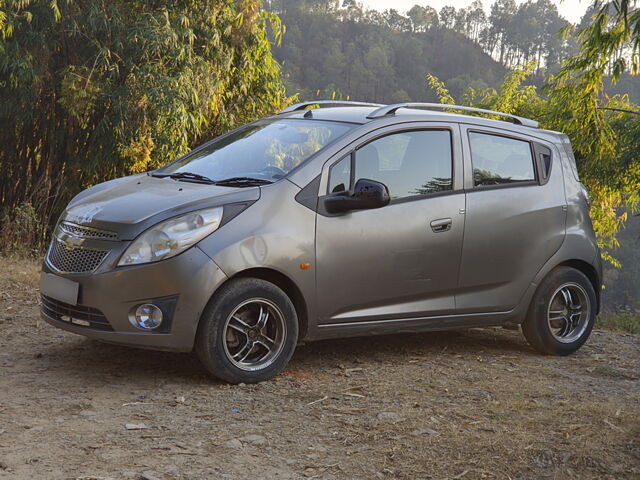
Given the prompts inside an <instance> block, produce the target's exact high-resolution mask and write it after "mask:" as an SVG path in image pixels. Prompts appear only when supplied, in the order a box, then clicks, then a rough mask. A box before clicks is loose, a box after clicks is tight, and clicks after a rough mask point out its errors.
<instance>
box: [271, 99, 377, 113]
mask: <svg viewBox="0 0 640 480" xmlns="http://www.w3.org/2000/svg"><path fill="white" fill-rule="evenodd" d="M312 105H320V106H321V107H322V106H323V105H325V106H335V107H382V106H383V105H382V104H380V103H367V102H348V101H343V100H316V101H315V102H301V103H296V104H294V105H291V106H289V107H287V108H285V109H284V110H281V111H280V112H278V115H280V114H283V113H289V112H296V111H298V110H306V109H307V108H308V107H310V106H312Z"/></svg>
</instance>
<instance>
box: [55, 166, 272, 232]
mask: <svg viewBox="0 0 640 480" xmlns="http://www.w3.org/2000/svg"><path fill="white" fill-rule="evenodd" d="M259 198H260V188H259V187H243V188H235V187H223V186H217V185H208V184H202V183H194V182H188V181H178V180H174V179H171V178H168V177H167V178H159V177H152V176H149V175H147V174H141V175H134V176H131V177H124V178H118V179H116V180H111V181H108V182H104V183H100V184H98V185H95V186H93V187H91V188H88V189H87V190H85V191H83V192H81V193H79V194H78V195H77V196H76V197H75V198H74V199H73V200H71V202H69V205H67V208H66V209H65V211H64V213H63V215H62V217H61V219H62V220H65V221H68V222H72V223H76V224H79V225H86V226H90V227H93V228H99V229H104V230H110V231H114V232H116V233H118V236H119V238H120V239H122V240H132V239H134V238H135V237H136V236H137V235H138V234H140V233H141V232H142V231H144V230H146V229H147V228H149V227H150V226H152V225H155V224H156V223H158V222H161V221H162V220H165V219H167V218H171V217H174V216H176V215H180V214H182V213H187V212H190V211H193V210H198V209H200V208H207V207H216V206H221V205H228V204H236V203H252V202H255V201H256V200H258V199H259Z"/></svg>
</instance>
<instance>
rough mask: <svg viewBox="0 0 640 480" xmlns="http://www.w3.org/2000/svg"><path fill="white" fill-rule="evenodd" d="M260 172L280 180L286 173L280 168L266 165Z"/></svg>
mask: <svg viewBox="0 0 640 480" xmlns="http://www.w3.org/2000/svg"><path fill="white" fill-rule="evenodd" d="M260 172H265V173H270V174H271V178H282V177H284V176H285V175H286V174H287V172H285V171H284V170H282V169H281V168H280V167H276V166H275V165H268V166H266V167H264V168H263V169H262V170H260Z"/></svg>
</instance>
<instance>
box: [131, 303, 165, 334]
mask: <svg viewBox="0 0 640 480" xmlns="http://www.w3.org/2000/svg"><path fill="white" fill-rule="evenodd" d="M132 320H133V321H132V322H131V323H133V324H134V326H136V327H138V328H141V329H143V330H154V329H156V328H158V327H159V326H160V324H161V323H162V310H160V309H159V308H158V307H156V306H155V305H153V304H151V303H145V304H143V305H140V306H139V307H138V308H136V312H135V315H134V318H133V319H132Z"/></svg>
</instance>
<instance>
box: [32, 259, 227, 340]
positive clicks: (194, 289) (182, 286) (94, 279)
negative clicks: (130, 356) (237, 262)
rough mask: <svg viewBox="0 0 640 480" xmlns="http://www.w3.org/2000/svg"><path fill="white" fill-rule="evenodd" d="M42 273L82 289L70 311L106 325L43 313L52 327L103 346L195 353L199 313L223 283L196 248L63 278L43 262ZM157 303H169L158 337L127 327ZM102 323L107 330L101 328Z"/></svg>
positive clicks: (213, 267) (209, 261)
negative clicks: (134, 315)
mask: <svg viewBox="0 0 640 480" xmlns="http://www.w3.org/2000/svg"><path fill="white" fill-rule="evenodd" d="M42 270H43V272H45V273H52V274H55V275H59V276H62V277H65V278H68V279H70V280H73V281H75V282H78V283H79V284H80V287H79V298H78V305H77V306H71V305H69V307H71V308H73V309H74V311H79V312H96V311H97V312H98V313H101V314H102V315H103V317H104V319H105V320H103V319H102V318H101V317H100V320H99V321H98V320H97V321H96V322H91V323H89V324H88V325H87V326H82V325H79V324H76V323H71V322H68V321H66V320H64V319H62V318H61V317H59V316H57V315H54V314H52V310H51V309H50V308H45V307H43V308H42V309H41V315H42V318H43V319H44V320H45V321H47V322H48V323H50V324H51V325H53V326H55V327H58V328H61V329H63V330H67V331H69V332H73V333H77V334H80V335H84V336H86V337H90V338H94V339H97V340H101V341H104V342H110V343H118V344H124V345H130V346H135V347H143V348H150V349H155V350H172V351H191V350H192V349H193V344H194V340H195V335H196V331H197V329H198V322H199V320H200V316H201V314H202V311H203V310H204V308H205V306H206V305H207V302H208V301H209V299H210V298H211V295H212V294H213V292H215V291H216V289H217V288H218V287H219V286H220V285H221V284H222V283H223V282H224V281H225V280H226V279H227V277H226V276H225V274H224V273H223V272H222V270H220V268H218V266H217V265H216V264H215V263H214V262H213V260H211V259H210V258H209V257H208V256H207V255H206V254H205V253H204V252H202V250H200V249H199V248H198V247H194V248H190V249H189V250H187V251H185V252H183V253H182V254H180V255H178V256H176V257H174V258H171V259H168V260H163V261H160V262H157V263H151V264H146V265H137V266H130V267H120V268H115V269H113V270H110V271H104V272H102V273H99V272H97V273H93V274H61V273H58V272H55V271H54V270H52V269H51V268H50V267H49V265H48V264H47V262H46V261H45V262H44V263H43V267H42ZM158 299H164V300H166V299H170V300H171V302H173V303H172V308H171V310H172V312H171V318H170V324H169V325H168V327H167V328H165V329H164V330H163V329H160V331H158V332H153V331H152V332H147V331H142V330H140V329H138V328H136V327H134V326H133V325H132V324H131V322H130V321H129V315H130V313H131V311H132V309H135V307H136V306H138V305H140V304H142V303H153V302H154V301H157V300H158ZM91 318H94V317H91ZM96 318H97V317H96ZM104 321H106V322H107V323H106V326H105V324H103V323H100V322H104ZM85 323H86V322H85Z"/></svg>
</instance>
